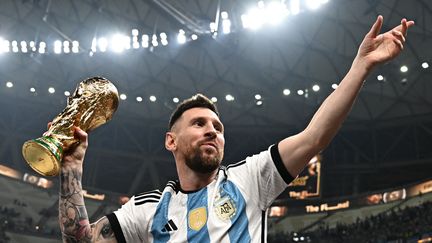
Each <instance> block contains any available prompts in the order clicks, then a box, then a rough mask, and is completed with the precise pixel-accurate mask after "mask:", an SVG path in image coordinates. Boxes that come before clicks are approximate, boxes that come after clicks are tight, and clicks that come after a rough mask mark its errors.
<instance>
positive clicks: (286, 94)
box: [282, 89, 291, 96]
mask: <svg viewBox="0 0 432 243" xmlns="http://www.w3.org/2000/svg"><path fill="white" fill-rule="evenodd" d="M282 93H283V94H284V95H285V96H288V95H290V94H291V90H289V89H284V90H283V91H282Z"/></svg>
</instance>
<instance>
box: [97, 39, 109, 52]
mask: <svg viewBox="0 0 432 243" xmlns="http://www.w3.org/2000/svg"><path fill="white" fill-rule="evenodd" d="M97 45H98V47H99V51H101V52H105V51H106V50H107V47H108V40H107V39H106V38H105V37H101V38H99V39H98V41H97Z"/></svg>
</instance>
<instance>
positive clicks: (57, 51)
mask: <svg viewBox="0 0 432 243" xmlns="http://www.w3.org/2000/svg"><path fill="white" fill-rule="evenodd" d="M61 52H62V42H61V41H59V40H56V41H54V53H55V54H60V53H61Z"/></svg>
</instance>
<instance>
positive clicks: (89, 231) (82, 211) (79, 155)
mask: <svg viewBox="0 0 432 243" xmlns="http://www.w3.org/2000/svg"><path fill="white" fill-rule="evenodd" d="M75 137H76V138H78V139H79V141H80V143H79V144H78V145H77V146H76V147H74V148H71V149H70V150H69V151H67V152H66V153H65V155H64V157H63V161H62V168H61V172H60V200H59V223H60V228H61V231H62V238H63V242H68V243H69V242H100V243H116V242H117V240H116V239H115V237H114V233H113V231H112V229H111V225H110V223H109V221H108V219H107V218H106V217H103V218H101V219H100V220H98V221H97V222H95V223H93V224H90V222H89V218H88V216H87V210H86V208H85V205H84V196H83V190H82V186H81V178H82V171H83V161H84V155H85V152H86V149H87V144H88V142H87V133H86V132H84V131H83V130H81V129H79V128H76V129H75Z"/></svg>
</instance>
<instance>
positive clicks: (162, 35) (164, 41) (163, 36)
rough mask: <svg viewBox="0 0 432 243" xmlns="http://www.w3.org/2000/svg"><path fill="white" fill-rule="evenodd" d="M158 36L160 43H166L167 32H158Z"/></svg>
mask: <svg viewBox="0 0 432 243" xmlns="http://www.w3.org/2000/svg"><path fill="white" fill-rule="evenodd" d="M159 36H160V38H161V44H162V45H163V46H166V45H168V36H167V34H166V33H165V32H162V33H160V34H159Z"/></svg>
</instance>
